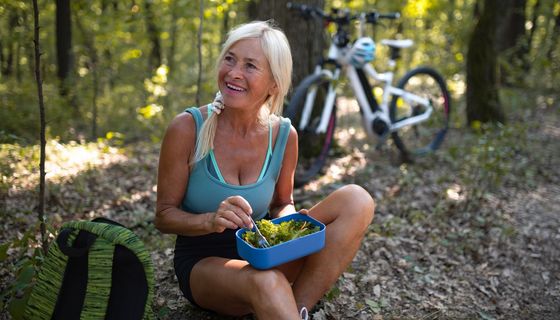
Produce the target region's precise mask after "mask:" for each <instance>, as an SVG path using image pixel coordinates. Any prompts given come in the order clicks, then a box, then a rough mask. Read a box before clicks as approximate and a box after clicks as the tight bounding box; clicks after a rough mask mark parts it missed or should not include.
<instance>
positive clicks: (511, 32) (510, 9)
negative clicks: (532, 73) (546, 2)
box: [496, 0, 530, 84]
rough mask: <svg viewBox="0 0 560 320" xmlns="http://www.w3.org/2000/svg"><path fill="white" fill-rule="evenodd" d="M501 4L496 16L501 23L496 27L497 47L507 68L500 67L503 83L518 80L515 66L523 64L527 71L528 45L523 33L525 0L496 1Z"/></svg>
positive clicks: (528, 65)
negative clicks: (499, 13)
mask: <svg viewBox="0 0 560 320" xmlns="http://www.w3.org/2000/svg"><path fill="white" fill-rule="evenodd" d="M498 3H499V5H501V8H500V12H502V14H501V15H500V16H499V17H498V18H499V19H501V23H500V24H499V27H498V30H497V32H498V34H497V39H496V40H497V41H496V45H497V49H498V52H499V53H500V55H501V56H503V58H504V63H507V64H508V66H509V68H500V69H501V70H500V76H501V80H502V82H503V83H506V84H511V83H515V82H518V81H517V79H515V78H516V75H515V71H513V72H511V70H512V69H513V70H515V67H520V66H523V69H524V70H525V71H528V69H529V67H530V64H529V63H528V61H527V55H528V53H529V47H528V45H527V42H528V41H527V37H526V34H525V7H526V5H527V0H508V1H498Z"/></svg>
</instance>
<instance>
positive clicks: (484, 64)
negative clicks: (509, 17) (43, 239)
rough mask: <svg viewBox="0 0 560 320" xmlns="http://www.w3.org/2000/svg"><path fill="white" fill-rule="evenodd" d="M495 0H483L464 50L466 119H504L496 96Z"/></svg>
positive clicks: (496, 7)
mask: <svg viewBox="0 0 560 320" xmlns="http://www.w3.org/2000/svg"><path fill="white" fill-rule="evenodd" d="M499 14H500V12H499V11H498V3H497V2H496V1H494V0H485V1H484V9H483V12H482V15H481V16H480V19H479V20H478V22H477V24H476V25H475V27H474V30H473V33H472V35H471V39H470V41H469V47H468V53H467V121H468V123H469V124H471V123H473V122H474V121H481V122H504V121H505V116H504V113H503V111H502V109H501V106H500V100H499V96H498V81H497V80H498V79H497V58H496V54H497V52H496V49H495V45H494V41H495V35H496V27H497V24H496V21H497V16H498V15H499Z"/></svg>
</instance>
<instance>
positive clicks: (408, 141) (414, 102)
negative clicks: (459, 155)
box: [284, 3, 451, 187]
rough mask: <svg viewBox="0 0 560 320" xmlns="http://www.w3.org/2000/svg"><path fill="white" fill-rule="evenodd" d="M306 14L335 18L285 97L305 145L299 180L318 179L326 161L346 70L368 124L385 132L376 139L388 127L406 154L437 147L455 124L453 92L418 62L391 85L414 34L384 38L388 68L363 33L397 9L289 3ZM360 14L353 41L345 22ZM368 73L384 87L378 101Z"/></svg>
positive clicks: (288, 112) (369, 131) (381, 138)
mask: <svg viewBox="0 0 560 320" xmlns="http://www.w3.org/2000/svg"><path fill="white" fill-rule="evenodd" d="M288 8H289V9H291V10H296V11H298V12H299V13H300V14H301V16H302V17H303V18H305V19H321V20H323V22H325V23H324V25H325V27H327V25H328V24H330V23H334V24H335V26H336V28H335V30H336V31H335V32H334V33H333V34H332V36H331V38H330V42H331V43H330V46H329V50H328V54H327V56H326V57H321V59H320V61H319V62H318V63H317V65H316V67H315V71H314V72H313V73H312V74H310V75H308V76H307V77H305V78H304V79H303V80H302V81H301V82H300V84H299V85H298V86H297V87H296V88H295V89H294V91H293V94H292V96H291V99H290V100H289V101H288V102H287V107H286V110H285V114H284V115H285V116H287V117H289V118H290V119H291V121H292V124H294V126H295V127H296V129H297V131H298V140H299V145H300V150H299V152H298V153H299V154H298V157H299V160H298V166H297V169H296V173H295V186H296V187H300V186H302V185H304V184H306V183H307V182H309V181H310V180H311V179H313V178H314V177H315V176H316V175H317V174H318V173H319V172H320V171H321V169H322V168H323V166H324V164H325V162H326V160H327V157H328V155H329V150H330V148H331V145H332V143H333V141H334V131H335V127H336V97H337V92H336V89H337V85H338V84H339V82H340V80H341V76H342V74H341V73H342V72H343V71H344V72H345V75H346V77H347V79H348V80H349V84H350V87H351V89H352V90H353V92H354V95H355V97H356V100H357V102H358V105H359V108H360V114H361V117H362V120H363V121H362V125H363V127H364V129H365V131H366V133H367V135H368V136H377V137H378V138H379V143H378V147H379V146H380V145H381V144H383V143H384V142H385V141H386V140H387V138H388V137H389V135H390V136H391V138H392V140H393V142H394V144H395V146H396V147H397V149H398V150H399V152H400V155H401V157H402V159H403V160H404V161H409V162H410V161H412V160H413V159H414V158H415V156H417V155H421V154H426V153H428V152H432V151H434V150H436V149H438V148H439V147H440V145H441V143H442V142H443V140H444V138H445V134H446V133H447V130H448V127H449V114H450V111H451V99H450V95H449V91H448V90H447V86H446V83H445V80H444V79H443V77H442V76H441V75H440V74H439V73H438V72H437V71H436V70H435V69H433V68H431V67H418V68H415V69H412V70H410V71H408V72H406V73H405V75H404V76H403V77H402V78H401V79H400V80H399V81H398V82H397V85H396V86H393V78H394V73H393V71H392V68H393V67H394V66H395V65H396V62H397V60H398V58H399V57H400V50H401V49H405V48H409V47H411V46H412V45H413V44H414V42H413V41H412V40H410V39H406V40H387V39H384V40H381V44H384V45H387V46H388V47H389V49H390V59H389V60H388V66H389V70H388V71H386V72H381V73H378V72H377V71H376V70H375V68H374V66H373V65H372V64H371V61H373V60H374V57H375V42H374V40H373V39H372V38H370V37H367V36H364V35H363V33H364V29H365V26H366V24H371V25H373V26H375V25H377V24H378V22H379V21H380V20H381V19H389V20H394V19H398V18H399V17H400V14H399V13H385V14H382V13H379V12H376V11H371V12H360V13H357V14H352V13H351V12H350V11H348V10H339V9H333V10H332V13H331V14H326V13H325V12H324V11H323V10H321V9H320V8H317V7H313V6H307V5H302V4H294V3H288ZM354 21H357V22H358V27H359V28H358V30H359V31H358V36H357V39H356V41H354V42H351V38H350V33H349V32H348V30H347V27H348V26H350V24H351V23H352V22H354ZM369 78H372V79H373V80H375V81H376V82H375V83H376V84H377V83H379V84H377V86H378V87H380V88H382V90H383V94H382V95H381V99H380V102H378V101H377V98H376V97H375V95H374V94H373V88H374V87H373V86H372V85H371V84H370V81H369Z"/></svg>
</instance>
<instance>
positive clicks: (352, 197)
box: [337, 184, 375, 224]
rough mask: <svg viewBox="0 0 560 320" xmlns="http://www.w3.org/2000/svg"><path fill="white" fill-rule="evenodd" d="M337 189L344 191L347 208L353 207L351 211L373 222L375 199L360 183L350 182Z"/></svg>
mask: <svg viewBox="0 0 560 320" xmlns="http://www.w3.org/2000/svg"><path fill="white" fill-rule="evenodd" d="M337 191H340V192H341V193H342V195H343V197H344V202H345V203H346V205H347V208H349V209H350V208H352V209H353V210H349V211H351V212H352V213H355V214H357V215H359V216H360V217H362V218H363V219H365V222H366V223H367V224H370V223H371V221H372V219H373V215H374V211H375V201H374V200H373V198H372V196H371V195H370V194H369V192H367V190H365V189H364V188H362V187H361V186H359V185H356V184H349V185H346V186H344V187H342V188H340V189H339V190H337Z"/></svg>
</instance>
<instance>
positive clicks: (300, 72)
mask: <svg viewBox="0 0 560 320" xmlns="http://www.w3.org/2000/svg"><path fill="white" fill-rule="evenodd" d="M288 2H290V1H289V0H260V1H259V0H253V1H251V3H250V4H249V18H250V19H253V20H255V19H258V20H268V19H274V20H275V21H276V23H277V24H278V26H279V27H280V28H281V29H282V30H283V31H284V32H285V33H286V37H287V38H288V41H289V42H290V46H291V49H292V56H293V70H294V71H293V76H292V86H293V87H295V86H297V84H298V83H299V82H300V81H301V80H302V79H303V78H304V77H305V76H306V75H308V74H309V73H310V72H311V71H312V70H313V67H314V66H315V64H316V63H317V60H316V59H317V57H319V56H320V55H321V52H322V49H323V43H324V41H323V37H322V32H323V28H322V24H321V22H320V21H317V20H309V21H307V20H304V19H303V18H301V17H300V16H299V15H298V14H295V13H294V12H292V11H290V10H288V8H287V4H288ZM305 3H306V4H307V5H310V6H317V7H319V8H323V6H324V3H325V1H324V0H309V1H306V2H305Z"/></svg>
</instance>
